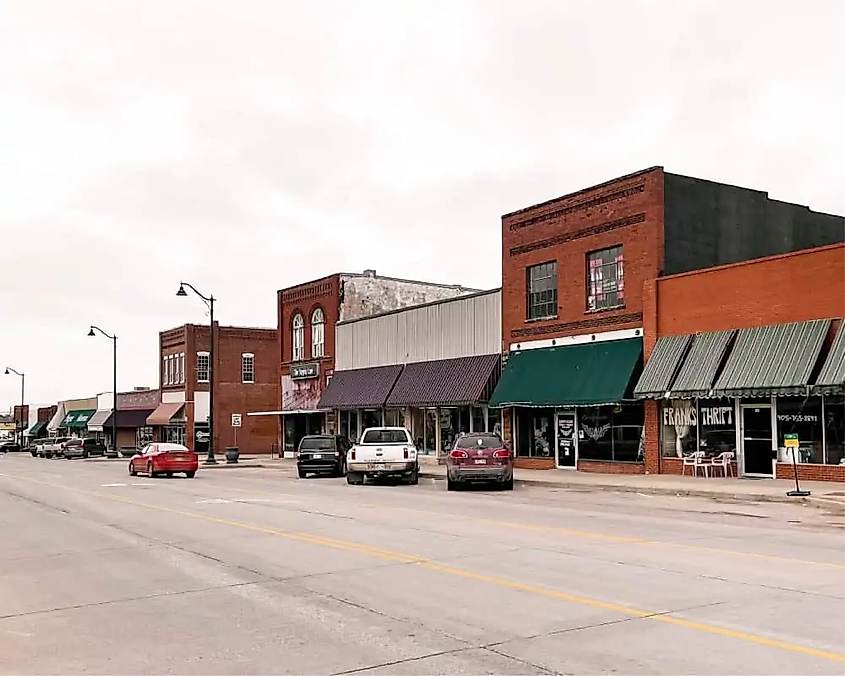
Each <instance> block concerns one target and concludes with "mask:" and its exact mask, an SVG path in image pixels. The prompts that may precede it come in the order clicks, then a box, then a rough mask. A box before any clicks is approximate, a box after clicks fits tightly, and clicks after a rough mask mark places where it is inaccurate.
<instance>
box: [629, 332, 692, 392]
mask: <svg viewBox="0 0 845 676" xmlns="http://www.w3.org/2000/svg"><path fill="white" fill-rule="evenodd" d="M691 343H692V336H691V335H686V336H666V337H664V338H660V339H658V341H657V344H656V345H655V346H654V350H652V352H651V356H649V358H648V361H647V362H646V364H645V368H643V374H642V375H641V376H640V380H639V382H638V383H637V386H636V387H635V388H634V398H635V399H660V398H661V397H663V396H665V395H666V393H667V392H668V391H669V390H670V389H671V387H672V383H673V381H674V380H675V376H676V375H677V374H678V369H679V368H680V367H681V364H682V363H683V361H684V357H686V355H687V352H688V351H689V347H690V344H691Z"/></svg>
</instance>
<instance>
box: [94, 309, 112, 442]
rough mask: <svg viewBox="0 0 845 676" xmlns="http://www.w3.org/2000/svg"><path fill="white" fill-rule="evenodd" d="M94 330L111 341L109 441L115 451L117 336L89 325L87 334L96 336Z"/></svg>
mask: <svg viewBox="0 0 845 676" xmlns="http://www.w3.org/2000/svg"><path fill="white" fill-rule="evenodd" d="M95 331H97V332H99V333H101V334H102V335H104V336H105V337H106V338H108V339H109V340H110V341H111V342H112V354H113V358H112V365H113V368H112V408H111V443H112V450H113V451H115V452H117V336H110V335H109V334H108V333H106V332H105V331H103V330H102V329H101V328H100V327H99V326H94V325H93V324H92V325H91V328H90V329H89V331H88V336H89V337H91V336H96V335H97V334H96V333H95Z"/></svg>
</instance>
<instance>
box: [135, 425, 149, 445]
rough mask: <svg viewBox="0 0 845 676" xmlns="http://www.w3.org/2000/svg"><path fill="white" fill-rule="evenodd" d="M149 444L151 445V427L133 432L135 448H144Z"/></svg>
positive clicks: (140, 428)
mask: <svg viewBox="0 0 845 676" xmlns="http://www.w3.org/2000/svg"><path fill="white" fill-rule="evenodd" d="M151 443H153V428H152V427H139V428H138V429H136V430H135V448H144V446H146V445H147V444H151Z"/></svg>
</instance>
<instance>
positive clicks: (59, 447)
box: [38, 437, 74, 458]
mask: <svg viewBox="0 0 845 676" xmlns="http://www.w3.org/2000/svg"><path fill="white" fill-rule="evenodd" d="M73 438H74V437H52V438H49V439H44V443H43V444H42V445H41V447H40V449H39V452H38V457H39V458H52V457H53V456H55V457H57V458H61V457H62V455H63V454H64V451H65V446H64V445H65V444H66V443H67V442H68V441H70V440H71V439H73Z"/></svg>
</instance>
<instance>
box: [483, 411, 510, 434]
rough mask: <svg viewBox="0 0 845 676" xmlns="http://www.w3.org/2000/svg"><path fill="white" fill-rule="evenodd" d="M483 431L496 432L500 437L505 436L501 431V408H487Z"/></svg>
mask: <svg viewBox="0 0 845 676" xmlns="http://www.w3.org/2000/svg"><path fill="white" fill-rule="evenodd" d="M485 431H486V432H492V433H493V434H498V435H499V436H500V437H501V438H502V439H504V438H505V437H504V435H503V433H502V409H500V408H488V409H487V429H486V430H485Z"/></svg>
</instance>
